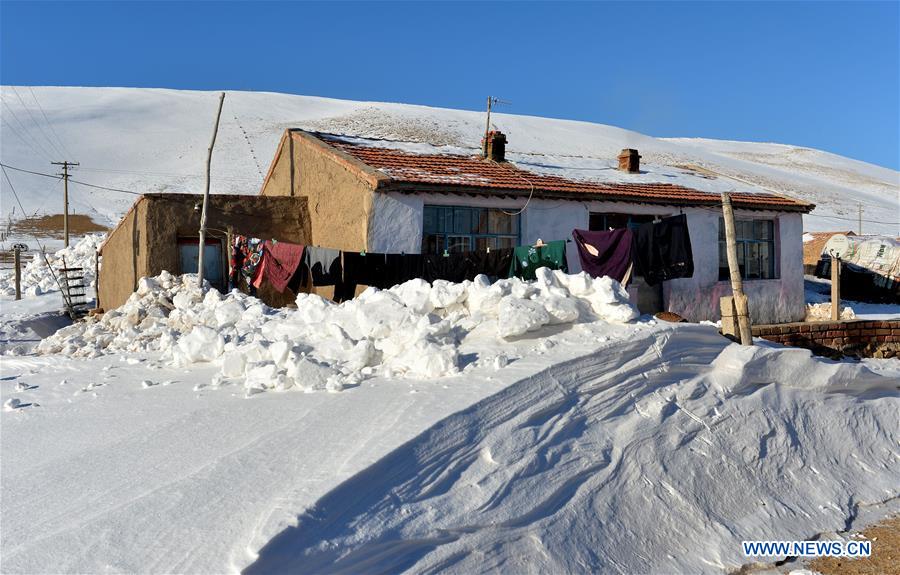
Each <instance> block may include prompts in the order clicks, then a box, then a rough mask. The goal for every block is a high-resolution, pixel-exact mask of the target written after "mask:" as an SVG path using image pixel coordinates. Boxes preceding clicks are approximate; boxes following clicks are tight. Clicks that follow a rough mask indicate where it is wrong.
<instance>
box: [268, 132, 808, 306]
mask: <svg viewBox="0 0 900 575" xmlns="http://www.w3.org/2000/svg"><path fill="white" fill-rule="evenodd" d="M506 144H507V140H506V137H505V135H504V134H502V133H500V132H496V131H494V132H490V133H489V134H488V135H487V136H486V140H485V141H484V142H483V146H482V150H483V153H480V154H479V153H475V152H473V151H472V150H471V149H459V148H448V147H438V146H431V145H428V144H422V143H409V142H394V141H387V140H372V139H364V138H357V137H347V136H337V135H329V134H319V133H310V132H305V131H302V130H297V129H289V130H286V131H285V133H284V135H283V137H282V139H281V141H280V143H279V146H278V149H277V152H276V154H275V158H274V159H273V161H272V164H271V166H270V168H269V172H268V175H267V176H266V179H265V182H264V183H263V186H262V190H261V192H260V193H261V195H262V196H263V197H264V198H269V197H277V196H288V197H302V198H305V199H306V200H307V206H308V209H309V218H310V233H311V236H310V241H311V243H312V244H313V245H319V246H323V247H331V248H337V249H340V250H346V251H361V250H367V251H369V252H372V253H376V252H384V253H441V252H442V251H444V250H448V251H466V250H480V249H486V248H488V247H492V248H499V247H507V246H516V245H525V244H532V243H534V242H536V241H537V240H538V239H539V238H540V239H543V240H544V241H551V240H558V239H568V238H570V237H571V234H572V230H573V229H592V230H605V229H608V228H614V227H623V226H636V225H639V224H641V223H645V222H648V221H652V220H653V219H654V218H655V217H665V216H670V215H677V214H679V213H683V214H686V216H687V220H688V226H689V230H690V235H691V243H692V245H693V256H694V275H693V277H691V278H685V279H675V280H671V281H667V282H664V283H663V285H662V286H656V287H654V288H651V287H650V286H647V285H646V284H643V285H641V282H636V286H635V287H633V288H632V289H631V291H632V292H633V297H634V298H635V300H636V302H637V303H638V306H639V307H640V309H641V311H643V312H654V311H659V310H667V311H672V312H675V313H678V314H679V315H682V316H683V317H686V318H688V319H690V320H692V321H700V320H716V319H718V318H719V317H720V312H719V298H720V297H721V296H724V295H729V294H730V293H731V285H730V283H729V281H728V277H729V276H728V268H727V260H726V257H725V236H724V229H723V224H722V221H721V217H720V216H721V196H720V192H721V191H725V190H733V189H734V187H735V183H734V182H731V181H719V180H715V178H710V176H708V175H703V174H696V173H691V172H690V171H689V170H684V169H675V168H669V167H665V166H654V167H652V168H650V169H642V167H641V166H640V155H639V153H638V151H637V150H630V149H626V150H623V152H622V154H620V155H619V157H618V158H617V160H618V168H617V167H616V166H615V165H610V162H611V161H612V160H613V158H582V157H578V158H573V157H562V156H559V157H547V156H545V155H538V154H525V153H510V154H507V150H506ZM743 187H744V188H748V186H746V185H745V186H743ZM732 203H733V206H734V208H735V218H736V220H737V221H736V228H737V236H738V237H737V241H738V252H739V260H740V261H741V271H742V274H743V275H744V279H745V282H744V290H745V292H746V293H747V294H748V296H749V298H750V309H751V315H752V319H753V321H754V322H757V323H779V322H788V321H797V320H802V319H803V317H804V313H805V303H804V290H803V247H802V246H803V245H802V240H801V236H802V234H803V223H802V214H804V213H808V212H809V211H811V210H812V208H813V207H814V206H813V205H812V204H809V203H806V202H802V201H799V200H795V199H792V198H788V197H785V196H781V195H776V194H772V193H765V192H763V191H760V190H758V189H742V190H741V191H735V192H733V193H732ZM567 251H568V261H569V266H570V271H572V272H577V271H579V270H580V265H579V260H578V257H577V252H576V248H575V246H574V244H572V243H570V244H568V250H567ZM329 289H330V288H317V291H319V292H320V293H322V295H325V296H328V295H330V294H329V293H328V290H329Z"/></svg>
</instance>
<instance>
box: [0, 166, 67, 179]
mask: <svg viewBox="0 0 900 575" xmlns="http://www.w3.org/2000/svg"><path fill="white" fill-rule="evenodd" d="M0 166H3V167H4V168H9V169H10V170H15V171H17V172H25V173H26V174H34V175H35V176H44V177H47V178H53V179H54V180H61V179H62V178H61V177H60V176H58V175H55V174H44V173H42V172H32V171H31V170H26V169H24V168H17V167H15V166H10V165H9V164H3V163H0Z"/></svg>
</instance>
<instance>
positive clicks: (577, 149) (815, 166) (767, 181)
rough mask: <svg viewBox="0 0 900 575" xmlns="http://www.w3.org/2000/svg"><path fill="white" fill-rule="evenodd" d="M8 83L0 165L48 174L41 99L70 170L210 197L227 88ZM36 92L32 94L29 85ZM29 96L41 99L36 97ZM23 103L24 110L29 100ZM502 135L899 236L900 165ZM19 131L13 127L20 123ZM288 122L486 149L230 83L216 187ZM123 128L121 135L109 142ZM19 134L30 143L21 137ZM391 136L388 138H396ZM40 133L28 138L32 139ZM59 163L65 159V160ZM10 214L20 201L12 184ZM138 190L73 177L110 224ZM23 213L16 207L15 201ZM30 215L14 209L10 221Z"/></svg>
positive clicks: (395, 109)
mask: <svg viewBox="0 0 900 575" xmlns="http://www.w3.org/2000/svg"><path fill="white" fill-rule="evenodd" d="M16 90H17V91H18V93H19V95H20V96H21V97H22V100H21V101H20V100H19V98H17V96H16V94H15V93H14V92H13V91H12V87H9V86H4V87H2V89H0V98H2V100H3V104H4V109H6V110H12V112H14V113H15V114H16V118H13V117H12V116H10V120H11V121H10V122H4V124H3V126H2V132H0V136H2V140H3V149H2V152H0V159H2V161H3V163H5V164H10V165H13V166H17V167H21V168H24V169H29V170H34V171H38V172H45V173H46V172H49V171H51V170H50V166H49V164H48V163H47V162H49V161H51V160H52V159H53V158H50V157H43V154H41V153H40V150H39V149H38V150H35V149H34V147H33V143H34V141H35V140H38V141H42V140H43V138H44V136H43V134H42V129H43V131H47V130H46V127H45V126H43V125H41V124H37V123H35V122H33V121H31V117H30V115H29V114H28V113H27V112H28V110H29V109H31V111H32V112H33V114H35V119H37V118H38V115H37V113H36V112H34V110H36V109H37V103H36V102H39V103H40V105H41V107H42V108H43V110H44V111H45V112H46V115H47V118H48V120H49V121H50V122H52V124H53V127H54V131H55V132H56V133H58V134H59V138H60V139H61V140H62V142H63V143H64V144H65V145H66V147H68V148H71V149H76V148H77V150H78V152H79V153H78V158H77V161H79V162H80V163H81V165H80V166H79V167H78V168H77V169H76V171H75V175H74V176H73V178H74V179H76V180H80V181H84V182H88V183H93V184H99V185H102V186H106V187H111V188H117V189H124V190H130V191H133V192H139V193H146V192H191V193H199V192H202V185H203V177H204V176H203V166H204V163H205V154H206V148H207V145H208V137H209V130H210V129H211V126H212V120H213V116H214V110H215V103H216V100H217V96H218V92H197V91H186V90H162V89H144V88H71V87H32V88H16ZM32 90H33V94H34V98H32V93H31V91H32ZM34 100H36V102H34V105H32V103H33V101H34ZM23 102H24V104H25V106H24V107H23ZM491 118H492V121H493V123H494V124H495V125H496V126H497V128H498V129H500V130H502V131H503V132H504V133H506V134H507V136H508V138H509V144H508V146H507V153H508V155H509V157H510V159H511V160H512V161H514V162H515V163H516V164H517V165H518V166H519V167H522V168H523V169H527V170H533V171H535V172H540V173H550V174H558V175H565V176H568V177H574V178H578V179H589V180H597V181H617V180H621V178H623V177H625V176H623V175H622V174H620V173H619V172H617V171H616V170H615V169H614V166H615V162H616V160H615V158H616V155H617V154H618V153H619V151H620V150H621V149H622V148H626V147H634V148H638V149H639V150H640V152H641V155H642V157H643V158H642V164H641V165H642V168H643V171H644V173H642V174H639V175H631V176H627V178H628V180H629V181H648V182H656V181H662V182H670V183H679V184H683V185H687V186H689V187H696V188H698V189H704V190H709V191H714V192H719V191H722V190H737V191H749V192H753V191H771V192H776V193H783V194H787V195H790V196H793V197H797V198H799V199H803V200H807V201H811V202H813V203H816V204H817V205H818V207H817V208H816V210H815V211H814V212H813V213H812V214H810V215H808V216H804V229H805V230H806V231H816V230H834V229H844V228H846V227H847V226H848V225H851V226H855V225H856V220H857V215H858V212H857V210H858V205H859V204H860V203H861V204H862V207H863V218H864V219H865V220H871V221H873V222H887V223H883V224H879V223H871V222H870V221H866V222H864V231H865V232H866V233H883V234H888V235H897V233H898V230H900V223H898V222H897V221H896V216H897V213H898V210H900V199H898V196H900V194H898V190H900V185H898V184H900V174H898V173H897V172H896V171H894V170H890V169H887V168H882V167H879V166H874V165H872V164H867V163H865V162H860V161H856V160H850V159H848V158H843V157H840V156H836V155H834V154H829V153H827V152H821V151H818V150H811V149H808V148H799V147H795V146H788V145H782V144H759V143H751V142H725V141H717V140H703V139H665V138H654V137H652V136H648V135H644V134H640V133H637V132H634V131H630V130H625V129H622V128H617V127H614V126H605V125H601V124H594V123H590V122H578V121H571V120H558V119H552V118H538V117H532V116H517V115H512V114H492V116H491ZM13 126H16V128H15V132H14V131H13ZM285 128H302V129H307V130H316V131H323V132H329V133H335V134H344V135H346V136H347V137H350V138H363V139H366V140H369V141H370V142H371V140H376V141H373V142H371V144H374V145H381V146H388V147H390V146H398V147H401V148H403V149H410V150H414V151H420V152H431V151H435V150H438V151H442V152H444V153H465V154H472V153H475V152H477V147H478V145H479V142H480V139H481V136H482V134H483V130H484V114H483V113H482V112H477V111H465V110H451V109H442V108H430V107H425V106H413V105H405V104H391V103H377V102H355V101H348V100H335V99H328V98H317V97H310V96H296V95H289V94H276V93H264V92H238V91H230V92H228V93H227V96H226V98H225V107H224V110H223V114H222V122H221V125H220V130H219V135H218V138H217V141H216V154H215V155H214V157H213V167H212V170H213V178H212V190H211V191H212V193H243V194H253V193H256V192H258V191H259V189H260V187H261V185H262V181H263V179H264V177H265V173H266V171H267V169H268V166H269V163H270V162H271V159H272V157H273V156H274V154H275V150H276V147H277V145H278V142H279V140H280V138H281V135H282V133H283V131H284V129H285ZM112 136H115V137H112ZM23 138H24V139H23ZM392 141H393V142H392ZM29 142H31V143H32V144H29ZM56 159H58V158H56ZM10 177H11V178H12V179H13V182H14V185H15V186H16V188H17V190H18V191H19V195H20V197H21V198H22V201H23V204H24V205H25V211H26V212H27V213H28V214H32V213H35V212H37V213H48V214H53V213H59V212H60V208H59V206H58V204H57V203H56V202H54V201H52V200H51V195H50V193H51V192H50V191H48V190H49V189H48V187H47V185H48V182H51V183H52V180H50V179H48V178H43V177H40V176H34V175H30V174H24V173H21V172H10ZM2 194H3V196H2V198H3V201H2V205H3V208H2V214H0V215H2V216H3V217H4V218H5V217H7V216H9V215H10V212H11V211H12V209H13V206H15V205H16V204H15V201H14V200H13V199H12V198H11V197H10V192H9V190H8V189H7V188H6V186H4V187H3V191H2ZM133 200H134V196H133V195H130V194H126V193H121V192H112V191H108V190H99V189H95V188H87V187H84V186H80V185H79V184H72V185H71V186H70V203H71V208H72V210H73V213H78V214H85V215H89V216H91V217H92V218H93V219H94V220H95V221H97V222H99V223H101V224H105V225H109V226H113V225H115V224H116V223H117V222H118V221H119V219H120V218H121V217H122V216H123V215H124V213H125V212H126V211H127V210H128V208H129V207H130V205H131V203H132V201H133ZM17 210H18V208H17ZM21 216H22V214H20V213H18V211H17V213H15V214H14V218H18V217H21Z"/></svg>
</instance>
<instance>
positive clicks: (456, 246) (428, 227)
mask: <svg viewBox="0 0 900 575" xmlns="http://www.w3.org/2000/svg"><path fill="white" fill-rule="evenodd" d="M423 220H424V221H423V226H422V253H423V254H441V253H444V250H447V251H448V252H469V251H481V250H486V249H487V248H494V249H500V248H514V247H516V246H517V245H518V244H519V216H518V215H515V216H510V215H508V214H506V213H504V212H503V210H501V209H497V208H469V207H458V206H425V210H424V214H423Z"/></svg>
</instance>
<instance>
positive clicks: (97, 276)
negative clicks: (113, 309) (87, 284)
mask: <svg viewBox="0 0 900 575" xmlns="http://www.w3.org/2000/svg"><path fill="white" fill-rule="evenodd" d="M94 307H95V308H97V309H99V308H100V250H94Z"/></svg>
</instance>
